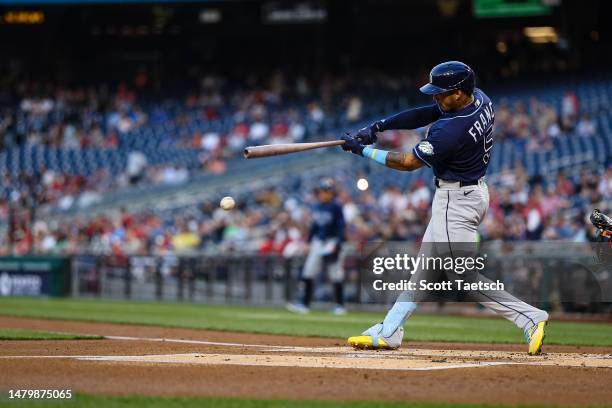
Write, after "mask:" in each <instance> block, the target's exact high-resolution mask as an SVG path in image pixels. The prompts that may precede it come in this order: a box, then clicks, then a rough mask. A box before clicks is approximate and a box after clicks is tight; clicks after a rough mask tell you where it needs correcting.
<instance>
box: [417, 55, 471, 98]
mask: <svg viewBox="0 0 612 408" xmlns="http://www.w3.org/2000/svg"><path fill="white" fill-rule="evenodd" d="M474 84H475V76H474V71H473V70H472V68H470V67H468V66H467V65H466V64H464V63H463V62H459V61H447V62H443V63H441V64H438V65H436V66H435V67H433V68H432V69H431V72H430V73H429V83H428V84H425V85H423V86H422V87H421V92H423V93H424V94H427V95H436V94H440V93H443V92H447V91H452V90H455V89H461V90H462V91H465V92H467V93H469V94H471V93H472V92H473V91H474Z"/></svg>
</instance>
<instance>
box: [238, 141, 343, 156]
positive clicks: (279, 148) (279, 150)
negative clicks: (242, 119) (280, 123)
mask: <svg viewBox="0 0 612 408" xmlns="http://www.w3.org/2000/svg"><path fill="white" fill-rule="evenodd" d="M342 144H344V140H330V141H328V142H312V143H286V144H271V145H262V146H247V147H245V148H244V157H246V158H247V159H257V158H259V157H269V156H279V155H281V154H289V153H298V152H304V151H306V150H312V149H319V148H321V147H330V146H340V145H342Z"/></svg>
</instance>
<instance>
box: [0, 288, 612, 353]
mask: <svg viewBox="0 0 612 408" xmlns="http://www.w3.org/2000/svg"><path fill="white" fill-rule="evenodd" d="M0 314H3V315H11V316H24V317H39V318H47V319H67V320H83V321H93V322H109V323H129V324H144V325H155V326H168V327H185V328H193V329H211V330H225V331H241V332H252V333H273V334H288V335H294V336H321V337H332V338H337V339H338V341H339V342H344V339H345V338H346V337H348V336H351V335H355V334H357V333H360V332H361V331H363V330H364V329H366V328H367V327H369V326H371V325H372V324H374V323H376V322H380V321H381V320H382V318H383V317H384V314H383V313H366V312H355V313H349V314H348V315H347V316H332V315H330V314H329V313H327V312H324V311H321V312H313V313H311V314H309V315H306V316H301V315H294V314H291V313H289V312H286V311H285V310H283V309H272V308H259V307H245V306H217V305H215V306H212V305H194V304H179V303H150V302H129V301H112V300H93V299H91V300H85V299H35V298H10V297H9V298H0ZM100 334H104V333H100ZM405 339H406V340H407V341H459V342H491V343H522V342H523V336H522V333H521V331H520V330H519V329H517V328H516V327H515V326H514V325H513V324H511V323H509V322H508V321H506V320H504V319H502V318H481V317H459V316H445V315H418V314H416V315H415V316H413V317H412V318H410V319H409V320H408V322H407V324H406V335H405ZM546 343H547V344H567V345H583V346H587V345H591V346H612V324H605V323H579V322H556V321H552V323H551V324H549V326H548V330H547V337H546Z"/></svg>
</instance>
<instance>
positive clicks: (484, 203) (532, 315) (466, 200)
mask: <svg viewBox="0 0 612 408" xmlns="http://www.w3.org/2000/svg"><path fill="white" fill-rule="evenodd" d="M469 191H472V192H471V193H469V194H468V195H465V192H469ZM446 196H447V205H446V206H445V209H444V211H445V220H446V221H445V224H446V225H445V226H444V228H443V229H442V230H437V231H436V233H437V234H438V235H444V234H447V235H448V237H449V240H450V242H451V243H452V245H451V246H450V249H449V251H451V250H452V248H453V247H454V248H455V249H456V250H461V249H466V247H467V248H468V249H469V247H470V243H472V242H475V241H476V237H477V232H478V226H479V225H480V222H481V221H482V219H483V218H484V215H485V213H486V209H487V208H488V204H489V194H488V189H487V188H486V185H483V186H478V187H474V188H471V187H470V188H465V187H464V188H463V189H460V190H447V191H446ZM462 246H463V248H462ZM451 255H454V256H457V254H456V253H455V254H451ZM466 278H467V275H465V276H463V279H466ZM472 279H475V280H478V281H482V282H487V283H489V282H491V281H490V280H489V279H487V278H486V277H484V276H482V275H480V274H478V275H477V276H472ZM470 300H474V301H477V302H479V303H481V304H482V305H483V306H485V307H486V308H488V309H490V310H493V311H494V312H496V313H498V314H500V315H502V316H503V317H505V318H506V319H508V320H510V321H511V322H513V323H514V324H515V325H516V326H518V327H519V328H520V329H521V330H522V331H523V333H525V337H526V339H527V342H528V343H529V344H530V350H529V352H530V354H535V353H538V352H539V351H540V348H541V346H542V341H543V336H544V326H545V322H546V321H547V320H548V313H546V311H544V310H541V309H538V308H536V307H534V306H532V305H529V304H528V303H526V302H523V301H522V300H520V299H518V298H516V297H514V296H513V295H511V294H510V293H508V292H506V291H500V290H490V291H473V292H471V293H470Z"/></svg>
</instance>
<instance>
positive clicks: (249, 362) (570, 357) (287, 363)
mask: <svg viewBox="0 0 612 408" xmlns="http://www.w3.org/2000/svg"><path fill="white" fill-rule="evenodd" d="M254 351H255V350H252V351H251V352H250V353H249V352H248V351H247V352H246V353H245V352H244V350H243V352H242V353H240V354H236V353H233V352H232V350H231V349H230V350H227V351H225V352H223V353H181V354H153V355H92V356H83V355H81V356H62V357H64V358H70V359H75V360H81V361H105V362H114V363H148V364H197V365H228V366H264V367H297V368H340V369H361V370H404V371H411V370H445V369H457V368H477V367H490V366H499V365H535V366H559V367H585V368H586V367H588V368H612V355H599V354H576V353H574V354H571V353H548V354H545V355H541V356H526V355H524V354H519V353H516V352H504V351H473V350H430V349H413V350H397V351H384V352H382V351H379V352H362V353H355V352H354V351H352V350H351V349H348V348H342V347H312V348H308V347H293V348H291V347H287V348H272V349H268V350H265V351H264V352H262V351H261V350H257V352H258V354H253V352H254ZM48 357H49V358H51V357H52V356H48ZM2 358H6V359H10V358H11V356H4V357H2ZM12 358H28V357H24V356H13V357H12ZM30 358H44V356H37V357H30ZM53 358H58V356H53Z"/></svg>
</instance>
